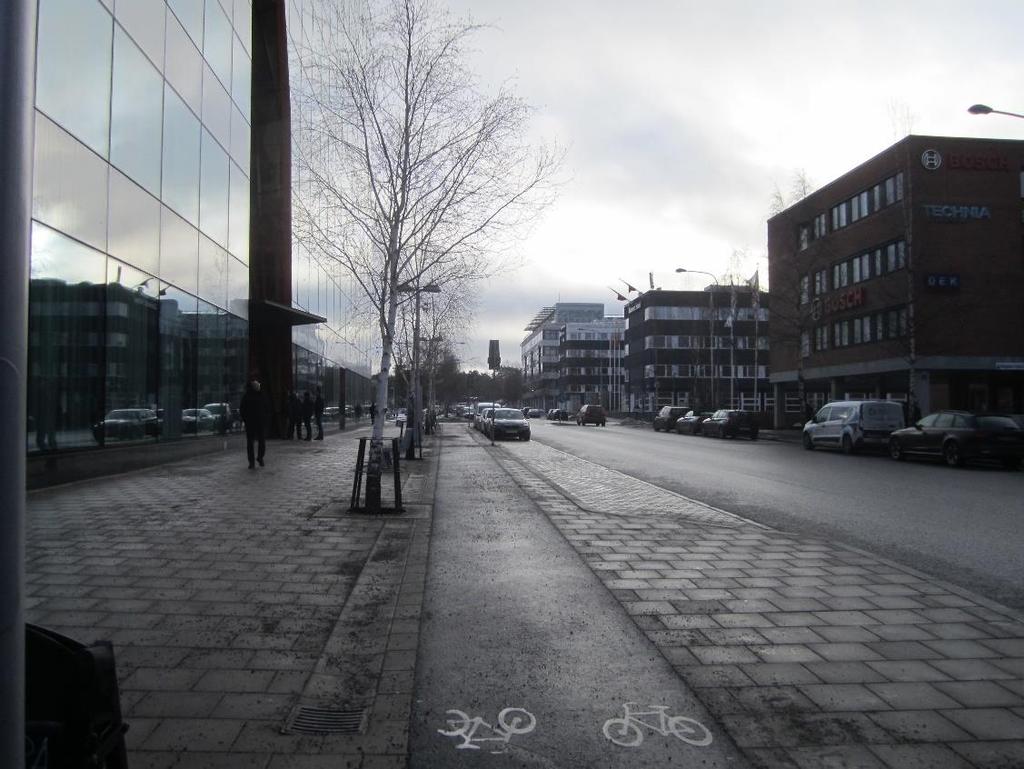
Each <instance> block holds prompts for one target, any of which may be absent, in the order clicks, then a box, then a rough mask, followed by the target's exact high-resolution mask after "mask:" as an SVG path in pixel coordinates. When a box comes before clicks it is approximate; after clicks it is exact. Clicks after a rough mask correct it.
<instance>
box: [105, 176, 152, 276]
mask: <svg viewBox="0 0 1024 769" xmlns="http://www.w3.org/2000/svg"><path fill="white" fill-rule="evenodd" d="M109 232H110V237H109V245H108V248H107V250H108V252H109V253H110V254H112V255H113V256H116V257H117V258H118V259H121V260H123V261H125V262H128V263H129V264H131V265H134V266H135V267H138V268H139V269H142V270H145V271H146V272H148V273H151V274H153V275H155V274H156V273H157V270H158V269H159V267H160V201H159V200H157V199H156V198H154V197H153V196H152V195H150V194H148V193H147V192H146V191H145V190H143V189H142V188H141V187H139V186H138V185H136V184H135V183H134V182H132V180H131V179H129V178H128V177H126V176H125V175H124V174H121V173H119V172H118V171H117V169H116V168H115V169H111V171H110V231H109Z"/></svg>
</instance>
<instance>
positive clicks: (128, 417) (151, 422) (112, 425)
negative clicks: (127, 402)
mask: <svg viewBox="0 0 1024 769" xmlns="http://www.w3.org/2000/svg"><path fill="white" fill-rule="evenodd" d="M159 434H160V418H159V417H158V416H157V415H156V412H155V411H153V409H146V408H134V409H114V410H113V411H110V412H108V413H107V415H106V416H105V417H103V420H102V421H101V422H97V423H96V424H94V425H93V426H92V435H93V437H94V438H95V439H96V442H97V443H102V442H103V441H105V440H110V439H111V438H116V439H117V440H119V441H133V440H140V439H142V438H155V437H157V436H158V435H159Z"/></svg>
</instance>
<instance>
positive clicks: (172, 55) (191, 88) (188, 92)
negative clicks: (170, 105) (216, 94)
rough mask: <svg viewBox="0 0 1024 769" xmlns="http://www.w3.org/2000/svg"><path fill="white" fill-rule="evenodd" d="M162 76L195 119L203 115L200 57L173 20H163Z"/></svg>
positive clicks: (170, 18) (201, 61)
mask: <svg viewBox="0 0 1024 769" xmlns="http://www.w3.org/2000/svg"><path fill="white" fill-rule="evenodd" d="M164 75H165V76H166V78H167V80H168V82H169V83H170V84H171V86H173V88H174V90H175V91H177V92H178V95H179V96H181V98H182V99H184V100H185V103H186V104H188V106H189V107H191V108H192V111H193V112H195V113H196V114H197V115H200V114H202V111H203V57H202V55H201V54H200V53H199V49H198V48H196V46H195V44H194V43H193V42H192V41H191V40H190V39H189V36H188V34H187V33H186V32H185V30H184V28H183V27H182V26H181V24H180V23H179V22H178V20H177V19H176V18H175V17H174V16H173V15H170V14H168V16H167V60H166V65H165V67H164Z"/></svg>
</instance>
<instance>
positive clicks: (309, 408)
mask: <svg viewBox="0 0 1024 769" xmlns="http://www.w3.org/2000/svg"><path fill="white" fill-rule="evenodd" d="M312 421H313V398H312V397H311V396H310V394H309V390H306V392H304V393H303V394H302V424H303V425H304V426H305V428H306V440H307V441H311V440H313V425H312ZM301 437H302V434H301V432H300V433H299V438H301Z"/></svg>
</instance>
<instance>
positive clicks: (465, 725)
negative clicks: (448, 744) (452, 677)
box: [437, 708, 537, 753]
mask: <svg viewBox="0 0 1024 769" xmlns="http://www.w3.org/2000/svg"><path fill="white" fill-rule="evenodd" d="M447 716H448V719H447V720H448V726H449V727H451V728H450V729H438V730H437V732H438V734H443V735H444V736H445V737H461V738H462V740H463V742H462V744H461V745H456V746H455V749H456V750H480V745H479V743H483V742H500V743H503V744H502V745H501V746H500V747H498V748H497V750H492V751H491V753H504V752H505V748H507V747H508V742H509V740H511V739H512V737H513V736H515V735H517V734H528V733H530V732H532V731H533V730H534V728H535V727H536V726H537V719H536V718H535V717H534V715H533V713H530V712H529V711H526V710H523V709H522V708H505V709H504V710H502V711H501V712H500V713H498V725H497V726H492V725H491V724H489V723H487V722H486V721H484V720H483V719H482V718H480V716H474V717H473V718H470V717H469V716H468V715H467V714H466V713H463V712H462V711H461V710H449V711H448V712H447ZM481 728H483V729H484V730H486V731H485V732H484V734H487V732H490V733H491V734H493V735H494V736H493V737H477V736H476V733H477V731H478V730H479V729H481Z"/></svg>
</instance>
